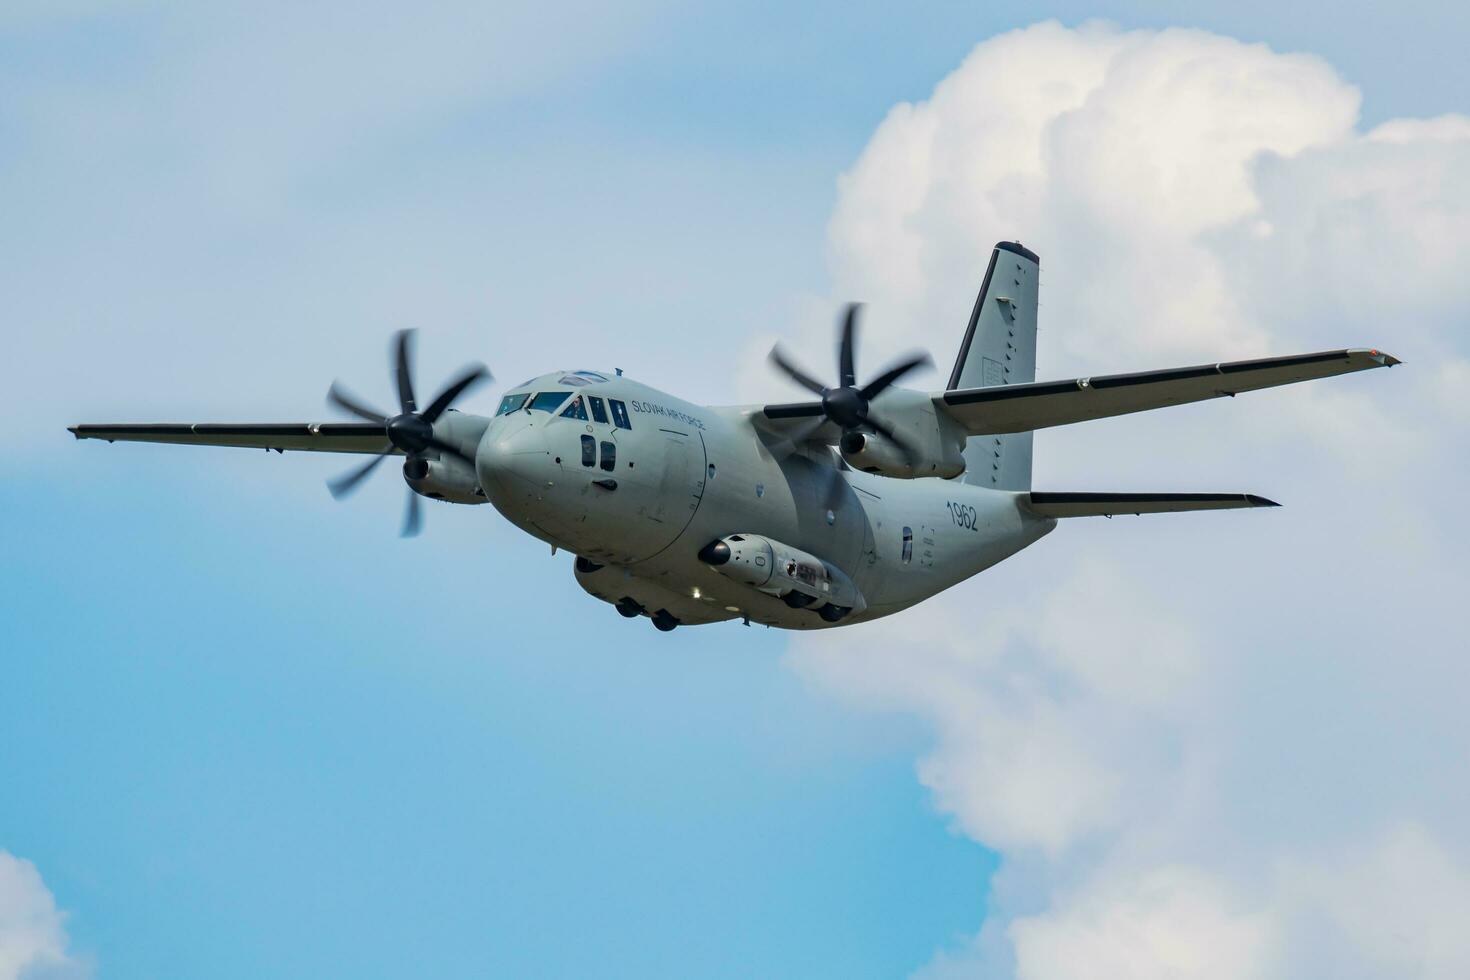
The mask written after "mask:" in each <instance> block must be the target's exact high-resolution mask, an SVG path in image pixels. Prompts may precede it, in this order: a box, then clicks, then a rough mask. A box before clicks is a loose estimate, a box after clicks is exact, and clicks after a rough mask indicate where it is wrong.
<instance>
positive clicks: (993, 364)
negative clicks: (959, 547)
mask: <svg viewBox="0 0 1470 980" xmlns="http://www.w3.org/2000/svg"><path fill="white" fill-rule="evenodd" d="M1040 272H1041V260H1040V259H1039V258H1038V257H1037V255H1036V253H1035V252H1033V251H1031V250H1030V249H1029V248H1026V247H1025V246H1024V245H1022V244H1020V243H1019V242H998V243H997V244H996V246H995V249H994V250H993V251H992V252H991V253H990V265H989V267H988V268H986V270H985V280H984V282H982V283H981V285H980V295H979V296H977V297H976V299H975V309H974V310H973V311H972V312H971V313H970V324H969V326H968V327H967V328H966V330H965V339H964V341H963V342H962V343H961V344H960V353H959V357H958V358H957V359H956V360H955V365H954V371H953V372H952V373H951V374H950V376H949V385H948V390H950V391H953V390H955V389H957V388H989V387H994V386H997V385H1010V384H1026V383H1027V382H1031V381H1035V380H1036V297H1037V288H1038V280H1039V278H1040ZM962 479H963V480H964V481H965V482H966V483H972V484H974V485H976V486H982V487H990V488H992V489H996V490H1029V489H1030V488H1031V433H1030V432H1015V433H1009V434H1006V435H993V436H981V437H974V438H971V439H970V440H969V441H968V442H967V443H966V445H965V474H964V476H963V477H962Z"/></svg>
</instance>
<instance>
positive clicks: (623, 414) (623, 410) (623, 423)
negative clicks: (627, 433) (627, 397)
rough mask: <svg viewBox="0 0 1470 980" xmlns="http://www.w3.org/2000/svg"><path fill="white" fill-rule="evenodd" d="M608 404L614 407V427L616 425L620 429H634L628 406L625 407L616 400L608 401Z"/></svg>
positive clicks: (610, 399)
mask: <svg viewBox="0 0 1470 980" xmlns="http://www.w3.org/2000/svg"><path fill="white" fill-rule="evenodd" d="M607 403H608V405H610V406H611V407H612V417H613V424H614V425H616V426H617V427H618V428H620V429H631V428H633V423H631V422H629V421H628V406H626V405H624V404H623V403H622V402H620V401H618V400H617V399H616V398H609V399H608V400H607Z"/></svg>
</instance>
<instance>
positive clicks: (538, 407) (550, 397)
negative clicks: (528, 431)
mask: <svg viewBox="0 0 1470 980" xmlns="http://www.w3.org/2000/svg"><path fill="white" fill-rule="evenodd" d="M570 394H571V392H570V391H543V392H541V393H540V394H538V395H537V396H536V397H535V398H532V399H531V404H529V405H527V406H526V411H528V412H554V411H556V410H557V409H558V408H561V403H562V402H564V401H566V400H567V396H568V395H570Z"/></svg>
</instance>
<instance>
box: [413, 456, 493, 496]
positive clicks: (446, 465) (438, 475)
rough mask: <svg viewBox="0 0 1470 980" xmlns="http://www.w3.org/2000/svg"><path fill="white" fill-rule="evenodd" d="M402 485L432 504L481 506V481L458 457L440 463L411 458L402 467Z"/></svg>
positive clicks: (436, 460)
mask: <svg viewBox="0 0 1470 980" xmlns="http://www.w3.org/2000/svg"><path fill="white" fill-rule="evenodd" d="M403 481H404V482H405V483H407V484H408V485H409V487H410V488H411V489H412V490H413V491H414V492H415V493H420V494H423V495H424V496H425V497H432V498H433V499H435V500H448V501H451V502H452V503H456V504H483V503H485V494H484V493H483V492H482V491H481V490H480V478H479V477H478V476H476V475H475V471H474V470H472V469H470V467H469V466H467V465H466V464H465V463H463V462H461V461H460V460H459V459H458V458H457V457H454V456H449V455H448V454H446V455H445V456H444V457H443V458H442V459H423V458H421V457H417V456H416V457H413V458H411V459H409V460H406V461H405V462H404V464H403Z"/></svg>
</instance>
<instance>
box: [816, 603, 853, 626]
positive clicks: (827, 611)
mask: <svg viewBox="0 0 1470 980" xmlns="http://www.w3.org/2000/svg"><path fill="white" fill-rule="evenodd" d="M850 612H852V610H851V609H849V608H848V607H846V606H834V605H832V604H831V603H828V604H827V605H825V606H823V607H822V608H821V609H818V610H817V615H818V616H821V617H822V618H823V619H825V620H826V621H827V622H829V623H835V622H837V621H838V620H839V619H841V618H842V617H843V616H846V615H847V614H848V613H850Z"/></svg>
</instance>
